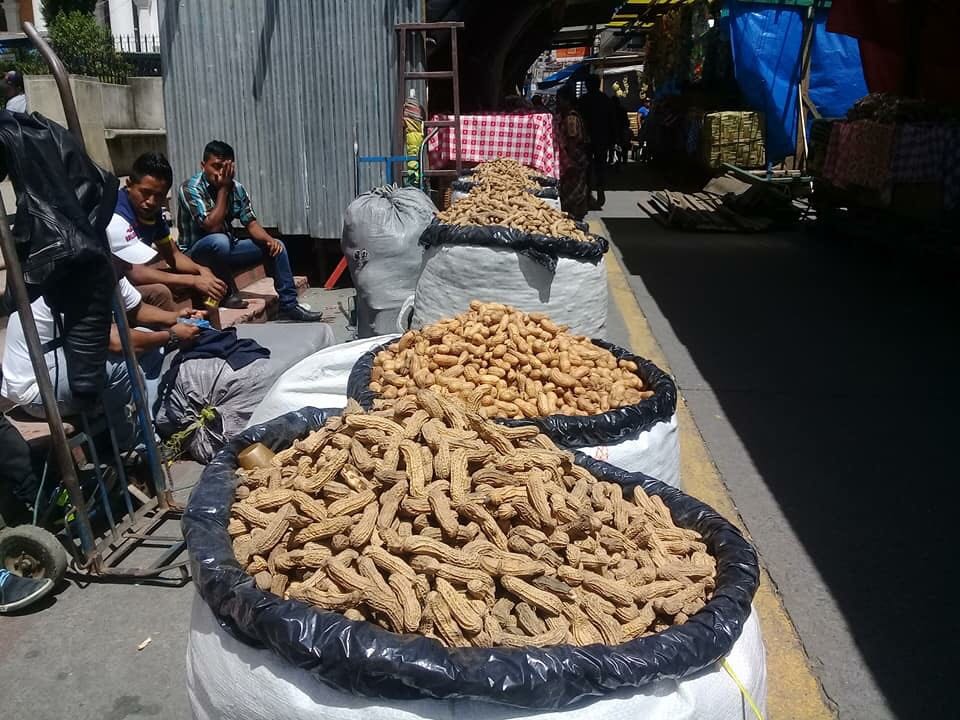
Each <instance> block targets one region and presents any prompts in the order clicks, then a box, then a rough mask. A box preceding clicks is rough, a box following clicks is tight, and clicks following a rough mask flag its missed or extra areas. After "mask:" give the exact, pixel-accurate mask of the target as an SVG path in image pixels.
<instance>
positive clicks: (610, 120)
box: [578, 75, 616, 210]
mask: <svg viewBox="0 0 960 720" xmlns="http://www.w3.org/2000/svg"><path fill="white" fill-rule="evenodd" d="M584 82H585V84H586V86H587V92H586V94H585V95H584V96H583V97H581V98H580V104H579V108H578V109H579V111H580V115H581V116H582V117H583V121H584V123H586V126H587V134H588V135H589V136H590V181H589V182H590V190H591V191H594V192H596V194H597V200H596V203H595V204H594V205H593V207H594V209H596V210H599V209H600V208H602V207H603V206H604V204H605V203H606V201H607V197H606V193H605V191H604V190H605V187H606V175H607V151H608V150H609V149H610V147H611V146H612V145H613V144H614V142H615V139H616V135H615V133H616V118H615V116H614V109H613V100H612V99H611V98H609V97H607V96H606V95H605V94H604V93H603V91H602V90H601V89H600V78H599V77H597V76H596V75H590V76H589V77H588V78H587V79H586V80H585V81H584Z"/></svg>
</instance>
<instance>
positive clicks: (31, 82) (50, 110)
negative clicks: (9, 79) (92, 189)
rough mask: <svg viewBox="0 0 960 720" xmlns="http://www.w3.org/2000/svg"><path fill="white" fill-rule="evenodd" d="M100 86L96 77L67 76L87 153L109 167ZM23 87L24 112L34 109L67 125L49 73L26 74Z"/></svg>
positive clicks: (101, 164)
mask: <svg viewBox="0 0 960 720" xmlns="http://www.w3.org/2000/svg"><path fill="white" fill-rule="evenodd" d="M100 85H101V83H100V82H99V81H98V80H97V79H96V78H89V77H83V76H80V75H71V76H70V87H71V89H72V90H73V96H74V101H75V102H76V103H77V114H78V115H79V116H80V128H81V129H82V130H83V139H84V141H85V142H86V144H87V153H88V154H89V155H90V157H91V158H92V159H93V161H94V162H96V163H97V164H98V165H100V166H102V167H104V168H107V169H108V170H113V164H112V163H111V161H110V152H109V151H108V150H107V141H106V138H105V136H104V132H103V131H104V127H105V126H104V124H103V120H104V113H103V96H102V95H101V92H100ZM24 86H25V90H26V94H27V111H28V112H38V113H40V114H42V115H45V116H46V117H48V118H50V119H51V120H54V121H55V122H58V123H60V124H61V125H63V126H64V127H66V126H67V119H66V116H65V115H64V113H63V104H62V103H61V102H60V93H59V92H58V91H57V83H56V81H55V80H54V79H53V76H52V75H28V76H27V77H25V78H24Z"/></svg>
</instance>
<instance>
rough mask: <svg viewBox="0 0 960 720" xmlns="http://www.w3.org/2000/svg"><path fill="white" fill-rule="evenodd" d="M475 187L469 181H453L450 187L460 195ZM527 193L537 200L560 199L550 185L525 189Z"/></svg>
mask: <svg viewBox="0 0 960 720" xmlns="http://www.w3.org/2000/svg"><path fill="white" fill-rule="evenodd" d="M476 186H477V184H476V183H475V182H473V181H471V180H454V182H453V185H451V187H452V188H453V190H454V192H462V193H468V192H470V191H471V190H473V189H474V188H475V187H476ZM527 192H528V193H530V194H531V195H533V196H534V197H538V198H545V199H549V200H559V199H560V191H559V190H557V188H556V187H554V186H552V185H548V186H546V187H543V186H541V187H540V188H539V189H538V188H527Z"/></svg>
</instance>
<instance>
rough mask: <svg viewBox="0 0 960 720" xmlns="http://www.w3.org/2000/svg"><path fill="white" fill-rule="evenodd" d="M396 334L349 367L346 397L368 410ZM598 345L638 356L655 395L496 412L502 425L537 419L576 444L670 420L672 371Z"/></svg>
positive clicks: (556, 437)
mask: <svg viewBox="0 0 960 720" xmlns="http://www.w3.org/2000/svg"><path fill="white" fill-rule="evenodd" d="M395 342H396V340H395V339H394V340H391V341H389V342H386V343H384V344H383V345H379V346H378V347H375V348H373V349H372V350H369V351H367V352H365V353H364V354H363V355H361V356H360V358H359V359H358V360H357V362H356V363H355V364H354V366H353V370H351V371H350V378H349V379H348V380H347V397H351V398H353V399H354V400H356V401H357V402H358V403H360V406H361V407H362V408H363V409H364V410H369V409H371V408H372V407H373V401H374V400H376V399H377V394H376V393H375V392H373V391H372V390H371V389H370V373H371V371H372V370H373V361H374V359H375V358H376V357H377V353H379V352H380V351H381V350H386V349H387V347H389V346H390V345H392V344H393V343H395ZM591 342H592V343H593V344H594V345H596V346H598V347H602V348H603V349H604V350H609V351H610V352H611V353H612V354H613V356H614V357H615V358H617V360H633V362H635V363H636V364H637V373H636V374H637V375H639V376H640V379H641V380H643V384H644V387H646V388H650V389H652V390H653V393H654V395H653V397H652V398H649V399H647V400H641V401H640V402H639V403H637V404H636V405H626V406H624V407H619V408H614V409H613V410H609V411H607V412H605V413H600V414H599V415H548V416H547V417H539V418H529V419H525V420H514V419H512V418H509V419H508V418H494V420H495V421H496V422H498V423H500V424H502V425H509V426H511V427H515V426H517V425H535V426H537V427H538V428H540V431H541V432H543V433H544V434H546V435H549V436H550V439H551V440H553V441H554V442H555V443H557V444H558V445H561V446H562V447H565V448H569V449H574V448H583V447H594V446H596V445H614V444H616V443H619V442H622V441H623V440H626V439H627V438H629V437H631V436H632V435H635V434H637V433H641V432H644V431H645V430H649V429H650V428H652V427H653V426H654V425H656V424H657V423H658V422H669V421H670V418H671V417H673V413H674V412H676V409H677V385H676V383H675V382H674V381H673V378H671V377H670V376H669V375H667V373H665V372H664V371H663V370H661V369H660V368H658V367H657V366H656V365H654V364H653V363H652V362H650V361H649V360H646V359H644V358H642V357H640V356H639V355H634V354H633V353H632V352H630V351H629V350H624V349H623V348H622V347H617V346H616V345H613V344H612V343H608V342H606V341H604V340H592V341H591Z"/></svg>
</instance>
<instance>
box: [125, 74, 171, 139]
mask: <svg viewBox="0 0 960 720" xmlns="http://www.w3.org/2000/svg"><path fill="white" fill-rule="evenodd" d="M127 82H129V83H130V90H131V92H132V93H133V107H134V111H135V114H136V125H135V127H138V128H141V129H144V130H146V129H154V128H165V127H166V126H167V123H166V120H165V118H164V115H163V78H158V77H132V78H128V79H127Z"/></svg>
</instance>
